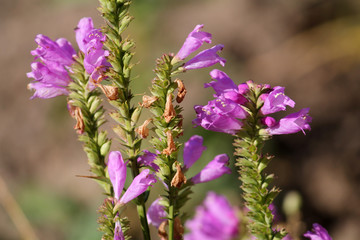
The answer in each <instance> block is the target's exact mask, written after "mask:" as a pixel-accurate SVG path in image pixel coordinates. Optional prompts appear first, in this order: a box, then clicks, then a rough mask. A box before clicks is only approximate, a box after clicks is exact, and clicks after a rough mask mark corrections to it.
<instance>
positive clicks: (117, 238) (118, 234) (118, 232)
mask: <svg viewBox="0 0 360 240" xmlns="http://www.w3.org/2000/svg"><path fill="white" fill-rule="evenodd" d="M114 240H125V237H124V233H123V232H122V229H121V224H120V222H119V221H117V222H116V223H115V230H114Z"/></svg>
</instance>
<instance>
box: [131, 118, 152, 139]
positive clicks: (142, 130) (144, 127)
mask: <svg viewBox="0 0 360 240" xmlns="http://www.w3.org/2000/svg"><path fill="white" fill-rule="evenodd" d="M151 121H152V119H151V118H149V119H147V120H145V122H144V123H143V124H142V125H141V126H140V127H139V128H137V129H136V130H135V131H136V132H137V133H138V134H139V135H140V136H141V138H147V136H149V129H148V127H147V126H148V125H149V123H150V122H151Z"/></svg>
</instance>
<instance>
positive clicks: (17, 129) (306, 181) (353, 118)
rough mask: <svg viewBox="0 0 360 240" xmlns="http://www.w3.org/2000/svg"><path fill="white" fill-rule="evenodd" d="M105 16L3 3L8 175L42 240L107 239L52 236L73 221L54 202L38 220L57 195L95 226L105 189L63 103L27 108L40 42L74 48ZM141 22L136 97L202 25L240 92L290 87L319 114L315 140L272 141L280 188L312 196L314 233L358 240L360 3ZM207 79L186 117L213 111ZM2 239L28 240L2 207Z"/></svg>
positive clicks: (190, 80)
mask: <svg viewBox="0 0 360 240" xmlns="http://www.w3.org/2000/svg"><path fill="white" fill-rule="evenodd" d="M96 7H97V1H94V0H91V1H85V0H81V1H80V0H78V1H55V0H53V1H45V0H43V1H41V0H31V1H29V0H27V1H26V0H13V1H10V0H8V1H7V0H0V30H1V31H0V32H1V37H0V46H2V49H1V54H0V63H1V64H0V73H1V74H0V75H1V76H2V80H1V83H2V84H1V88H0V107H1V120H0V134H1V135H0V136H1V138H0V174H1V176H2V177H3V178H4V179H5V180H6V182H7V184H8V185H9V187H10V189H11V191H12V193H13V194H14V195H15V196H16V197H17V199H18V201H19V202H20V204H21V205H22V206H23V207H24V208H25V209H24V210H25V212H26V213H27V214H28V215H30V216H29V218H30V220H31V221H32V223H33V225H34V226H35V228H36V231H37V232H38V234H39V235H40V238H41V239H72V238H74V239H97V238H96V237H94V236H93V237H92V238H91V236H89V237H84V236H83V235H81V232H80V233H77V232H76V230H71V231H74V234H73V235H68V234H65V233H64V232H67V231H68V230H69V229H66V227H65V229H64V227H61V226H56V225H54V224H55V223H59V221H58V220H57V219H59V218H64V219H63V222H64V225H65V226H69V223H68V222H69V221H71V220H74V217H71V218H70V219H69V218H67V217H66V216H63V215H61V214H60V213H57V212H56V206H57V205H56V201H55V203H54V205H50V206H49V208H48V209H46V211H45V212H46V213H47V214H49V212H52V211H55V213H54V216H53V218H54V219H53V220H49V221H48V222H42V219H41V218H39V217H38V215H39V213H38V212H39V211H40V210H41V209H42V207H41V206H40V207H39V209H37V208H36V210H32V207H33V206H34V205H32V204H27V203H28V202H31V201H35V202H37V201H44V202H49V201H50V200H48V199H47V198H51V199H52V197H49V195H51V196H53V195H55V197H54V198H55V199H56V198H61V199H65V200H64V201H65V202H66V201H70V203H68V202H66V203H64V206H68V205H71V206H72V207H71V208H70V209H68V210H66V211H69V212H75V213H76V211H79V214H85V212H88V211H93V210H94V209H95V208H96V207H97V206H98V205H99V204H100V203H101V201H102V196H101V195H100V194H101V191H100V189H99V188H98V186H97V185H96V184H95V183H93V182H89V180H86V179H79V178H76V177H75V175H86V174H87V169H88V167H87V165H86V158H85V155H84V154H83V152H82V150H81V144H80V143H78V142H77V141H76V134H75V133H74V131H73V130H72V125H73V121H72V119H70V117H69V116H68V114H67V112H66V108H65V98H57V99H50V100H38V99H37V100H32V101H30V100H29V97H30V96H31V93H30V92H29V91H27V90H26V84H27V83H28V81H29V80H28V79H27V78H26V75H25V73H26V72H28V71H30V63H31V61H32V57H31V55H30V53H29V52H30V50H32V49H34V48H35V47H36V45H35V43H34V37H35V35H36V34H38V33H42V34H45V35H47V36H49V37H51V38H52V39H56V38H59V37H65V38H67V39H68V40H70V41H71V42H72V43H73V45H74V46H75V45H76V44H75V38H74V34H73V28H74V27H75V26H76V24H77V22H78V20H79V19H80V18H81V17H84V16H91V17H93V18H94V20H95V25H96V26H100V24H101V18H100V17H99V14H98V13H97V11H96ZM133 14H134V15H135V17H136V20H135V22H134V24H133V25H132V27H133V29H135V30H132V31H131V36H132V37H134V38H135V40H136V42H137V43H138V44H137V49H136V52H137V53H138V56H137V60H139V61H140V64H139V66H138V68H137V70H135V71H136V72H135V73H136V74H139V75H140V77H139V78H138V79H137V80H136V81H137V83H135V89H137V91H135V92H136V93H143V92H145V91H146V90H145V89H143V88H142V86H143V84H145V85H148V84H149V83H150V79H151V78H152V72H151V71H150V70H151V68H152V66H153V60H154V59H155V58H156V57H158V56H159V55H160V54H161V53H162V52H169V51H173V52H176V50H177V49H178V48H179V47H180V46H181V44H182V41H183V39H184V38H185V36H186V35H187V33H188V32H189V31H190V30H191V29H192V28H193V27H194V25H196V24H198V23H203V24H205V29H206V30H207V31H209V32H211V33H213V36H214V38H213V43H215V44H217V43H223V44H224V45H225V48H224V51H223V55H224V56H225V57H226V58H227V60H228V63H227V65H226V67H225V68H224V71H226V72H227V73H228V74H229V76H231V77H232V78H233V80H234V81H235V82H238V83H240V82H243V81H246V80H248V79H253V80H254V81H256V82H259V83H270V84H272V85H282V86H285V87H286V92H287V95H289V96H291V98H292V99H294V100H295V102H297V106H296V110H299V109H300V108H302V107H310V109H311V110H310V113H311V116H312V117H313V123H312V131H311V132H309V133H308V134H307V136H303V135H302V134H296V135H291V136H279V137H276V138H274V140H273V142H272V146H271V148H269V151H271V152H272V153H274V154H276V156H277V157H276V160H274V162H273V163H272V164H271V169H270V171H273V172H275V173H276V174H277V175H278V179H277V183H276V184H277V185H279V186H280V187H281V188H282V189H284V192H283V193H286V192H287V191H288V190H293V189H295V190H298V191H299V192H300V193H301V194H302V196H303V198H304V206H303V219H304V221H305V222H306V223H307V228H309V227H310V225H309V224H311V223H312V222H319V223H321V224H323V225H324V226H326V227H327V228H328V229H329V231H330V233H331V234H332V236H333V238H334V239H335V240H336V239H338V240H358V239H359V238H360V228H359V226H360V207H359V206H360V187H359V183H360V162H359V161H360V146H359V145H360V128H359V126H358V125H359V124H360V106H359V105H360V94H359V91H360V81H359V79H360V15H359V14H360V2H359V1H357V0H332V1H328V0H323V1H321V0H302V1H288V0H274V1H266V0H242V1H239V0H221V1H220V0H218V1H216V0H207V1H206V0H198V1H190V0H188V1H181V2H179V1H160V0H149V1H145V0H142V1H140V0H134V8H133ZM144 23H147V25H144ZM148 49H150V50H151V51H149V50H148ZM143 71H147V72H144V73H143ZM200 73H201V74H198V75H196V74H193V73H189V74H188V75H187V76H186V77H185V79H184V80H185V84H186V86H187V88H188V90H189V94H188V95H187V98H186V99H185V101H184V106H185V107H187V106H191V105H194V104H204V103H206V101H208V99H209V98H210V96H211V93H210V91H209V90H203V89H202V86H203V83H205V82H206V81H209V77H208V70H204V71H200ZM140 86H141V87H140ZM199 91H203V92H204V94H198V92H199ZM185 111H186V112H185V119H186V124H187V126H188V129H189V130H188V131H189V132H187V134H186V135H187V136H190V135H191V132H190V131H191V119H192V118H194V112H193V110H192V109H191V108H189V107H188V108H185ZM216 136H219V135H216ZM220 136H224V135H221V134H220ZM210 144H213V145H210ZM207 146H208V149H211V148H212V146H214V147H215V146H216V141H215V140H214V141H210V140H208V145H207ZM214 151H215V150H214ZM234 188H236V186H234ZM228 191H231V190H228ZM39 192H40V193H42V194H43V195H39ZM49 193H50V194H49ZM34 196H35V197H34ZM283 196H284V194H281V195H280V197H279V201H280V200H281V199H282V197H283ZM36 197H37V198H36ZM44 198H45V199H44ZM31 199H33V200H31ZM34 199H35V200H34ZM69 199H71V200H69ZM52 202H54V201H53V200H52ZM35 206H36V204H35ZM79 206H81V208H82V209H83V210H82V211H80V210H78V209H79V208H80V207H79ZM64 209H67V208H66V207H65V208H64ZM61 211H63V210H61ZM64 211H65V210H64ZM66 213H67V212H66ZM56 214H60V215H56ZM79 214H78V215H79ZM75 215H76V214H75ZM46 216H47V215H46ZM51 216H52V215H51ZM84 216H85V217H84V218H87V215H84ZM93 216H94V217H95V216H96V214H95V213H94V215H93ZM45 219H46V218H45ZM74 221H75V220H74ZM77 222H83V220H82V219H77ZM60 223H61V221H60ZM91 224H92V225H86V226H85V227H84V229H85V230H86V229H87V228H89V226H93V228H96V222H95V220H94V221H93V223H91ZM77 228H78V229H79V228H81V226H80V225H79V226H78V227H77ZM92 231H95V232H96V230H94V229H92ZM69 236H71V237H69ZM0 239H19V235H18V233H17V232H16V229H15V228H14V227H13V225H12V223H11V222H10V221H9V219H8V217H7V215H6V213H5V211H4V210H3V209H2V208H1V207H0Z"/></svg>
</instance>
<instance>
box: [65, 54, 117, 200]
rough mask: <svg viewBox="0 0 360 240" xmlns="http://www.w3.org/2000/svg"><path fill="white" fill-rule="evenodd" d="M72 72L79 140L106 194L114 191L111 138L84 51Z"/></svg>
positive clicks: (71, 98) (73, 110)
mask: <svg viewBox="0 0 360 240" xmlns="http://www.w3.org/2000/svg"><path fill="white" fill-rule="evenodd" d="M75 60H76V62H75V63H74V64H73V65H72V73H70V76H71V78H72V80H73V81H72V82H71V83H70V84H69V86H68V89H69V91H70V94H69V98H68V99H69V100H68V107H69V112H70V113H71V115H72V116H73V117H74V118H75V119H76V121H77V123H76V125H75V129H77V132H78V133H79V134H80V135H79V140H80V141H81V142H83V143H84V151H85V152H86V154H87V157H88V163H89V165H90V171H91V172H92V173H94V174H95V175H96V177H93V178H94V179H96V180H97V181H98V182H99V183H100V184H101V185H102V187H103V188H104V190H105V193H106V194H109V195H110V194H111V191H112V190H111V184H110V182H109V180H108V178H107V177H106V171H105V168H106V164H105V157H106V155H107V154H108V153H109V150H110V146H111V140H109V139H108V138H107V133H106V131H100V130H99V127H100V126H101V125H102V124H104V123H105V118H104V113H105V110H104V109H103V107H102V105H101V103H102V100H101V98H100V97H99V95H100V92H99V91H98V90H97V89H95V90H92V91H90V90H89V89H88V87H87V86H88V81H89V76H88V75H87V74H86V72H85V69H84V66H83V61H84V58H83V54H81V53H80V54H79V56H78V57H76V58H75Z"/></svg>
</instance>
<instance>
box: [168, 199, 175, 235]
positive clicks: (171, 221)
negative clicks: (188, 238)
mask: <svg viewBox="0 0 360 240" xmlns="http://www.w3.org/2000/svg"><path fill="white" fill-rule="evenodd" d="M168 221H169V239H168V240H173V239H174V203H173V201H172V199H170V206H169V220H168Z"/></svg>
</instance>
